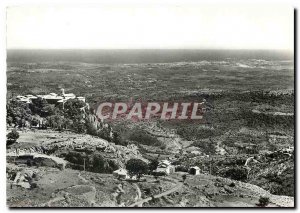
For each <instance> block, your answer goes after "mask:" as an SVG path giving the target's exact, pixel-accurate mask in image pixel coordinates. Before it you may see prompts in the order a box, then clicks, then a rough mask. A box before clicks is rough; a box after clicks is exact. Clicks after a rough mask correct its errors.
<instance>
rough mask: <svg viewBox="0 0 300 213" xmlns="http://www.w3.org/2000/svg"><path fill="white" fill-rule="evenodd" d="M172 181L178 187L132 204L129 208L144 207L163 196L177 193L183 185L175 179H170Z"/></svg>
mask: <svg viewBox="0 0 300 213" xmlns="http://www.w3.org/2000/svg"><path fill="white" fill-rule="evenodd" d="M170 179H172V181H174V182H176V185H175V186H174V187H173V188H171V189H169V190H167V191H165V192H162V193H160V194H157V195H154V196H153V197H147V198H145V199H143V200H140V201H137V202H135V203H133V204H131V205H130V206H129V207H142V206H143V203H145V202H148V201H150V200H152V199H153V198H160V197H163V196H167V195H169V194H171V193H173V192H176V191H177V190H178V189H180V188H181V187H182V186H183V183H182V182H179V181H178V180H177V179H173V178H170Z"/></svg>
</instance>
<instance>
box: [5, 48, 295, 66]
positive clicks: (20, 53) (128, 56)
mask: <svg viewBox="0 0 300 213" xmlns="http://www.w3.org/2000/svg"><path fill="white" fill-rule="evenodd" d="M228 58H231V59H262V60H293V52H290V51H287V50H199V49H182V50H181V49H130V50H129V49H128V50H126V49H112V50H97V49H88V50H87V49H73V50H72V49H61V50H54V49H53V50H52V49H51V50H42V49H40V50H38V49H9V50H7V62H35V63H38V62H55V61H57V62H59V61H64V62H65V61H69V62H85V63H99V64H116V63H137V64H138V63H171V62H183V61H187V62H191V61H201V60H226V59H228Z"/></svg>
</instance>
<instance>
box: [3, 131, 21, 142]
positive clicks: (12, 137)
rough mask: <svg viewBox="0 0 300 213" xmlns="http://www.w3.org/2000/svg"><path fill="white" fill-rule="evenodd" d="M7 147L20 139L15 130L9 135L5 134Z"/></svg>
mask: <svg viewBox="0 0 300 213" xmlns="http://www.w3.org/2000/svg"><path fill="white" fill-rule="evenodd" d="M6 137H7V142H6V144H7V145H11V144H13V143H15V142H16V141H17V139H18V138H19V137H20V135H19V133H18V132H17V130H15V129H13V130H12V131H11V132H10V133H8V134H7V136H6Z"/></svg>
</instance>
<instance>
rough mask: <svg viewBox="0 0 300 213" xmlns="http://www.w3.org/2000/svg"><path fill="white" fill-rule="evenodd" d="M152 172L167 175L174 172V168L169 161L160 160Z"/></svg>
mask: <svg viewBox="0 0 300 213" xmlns="http://www.w3.org/2000/svg"><path fill="white" fill-rule="evenodd" d="M153 172H154V173H159V174H166V175H169V174H172V173H174V172H175V167H174V166H173V165H171V162H170V161H168V160H162V161H160V162H159V163H158V166H157V169H156V170H154V171H153Z"/></svg>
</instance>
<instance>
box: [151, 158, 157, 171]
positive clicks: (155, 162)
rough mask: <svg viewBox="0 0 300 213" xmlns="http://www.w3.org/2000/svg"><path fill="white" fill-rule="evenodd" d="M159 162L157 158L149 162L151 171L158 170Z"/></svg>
mask: <svg viewBox="0 0 300 213" xmlns="http://www.w3.org/2000/svg"><path fill="white" fill-rule="evenodd" d="M158 164H159V162H158V160H157V159H154V160H152V161H151V162H150V163H149V170H150V172H152V171H153V170H156V169H157V166H158Z"/></svg>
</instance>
